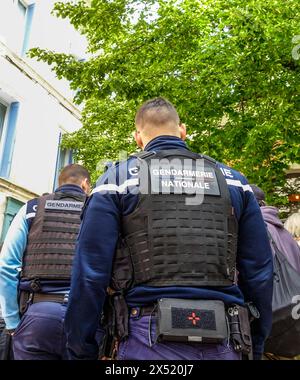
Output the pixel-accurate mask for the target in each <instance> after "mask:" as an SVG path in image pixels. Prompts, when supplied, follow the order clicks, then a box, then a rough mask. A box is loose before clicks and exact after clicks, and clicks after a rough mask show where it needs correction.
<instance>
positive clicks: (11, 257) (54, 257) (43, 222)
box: [0, 164, 90, 360]
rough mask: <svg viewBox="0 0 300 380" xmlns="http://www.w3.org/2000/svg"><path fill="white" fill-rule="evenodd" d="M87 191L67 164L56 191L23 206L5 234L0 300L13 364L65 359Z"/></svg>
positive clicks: (84, 179)
mask: <svg viewBox="0 0 300 380" xmlns="http://www.w3.org/2000/svg"><path fill="white" fill-rule="evenodd" d="M89 192H90V175H89V172H88V171H87V170H86V169H85V168H84V167H83V166H81V165H78V164H71V165H68V166H66V167H65V168H64V169H63V170H62V171H61V173H60V175H59V187H58V188H57V189H56V190H55V192H54V193H53V194H47V193H46V194H44V195H43V196H41V197H39V198H36V199H33V200H31V201H29V202H28V203H27V204H25V205H24V206H23V207H22V208H21V209H20V210H19V212H18V214H17V215H16V217H15V218H14V220H13V222H12V224H11V226H10V228H9V230H8V233H7V236H6V239H5V241H4V245H3V248H2V251H1V257H0V301H1V308H2V313H3V318H4V320H5V324H6V329H7V330H8V332H9V333H10V334H12V336H13V351H14V358H15V359H16V360H57V359H65V358H66V339H65V333H64V329H63V320H64V315H65V310H66V303H67V300H68V293H69V288H70V274H71V264H72V260H73V255H74V247H75V240H76V238H77V235H78V230H79V226H80V214H81V210H82V206H83V204H84V202H85V199H86V196H87V194H89ZM20 316H21V319H20Z"/></svg>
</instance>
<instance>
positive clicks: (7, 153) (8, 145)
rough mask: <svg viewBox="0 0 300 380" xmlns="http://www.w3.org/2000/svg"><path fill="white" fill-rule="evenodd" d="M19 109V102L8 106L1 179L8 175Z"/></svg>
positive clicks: (0, 165) (0, 166) (0, 171)
mask: <svg viewBox="0 0 300 380" xmlns="http://www.w3.org/2000/svg"><path fill="white" fill-rule="evenodd" d="M19 107H20V103H19V102H14V103H11V105H10V110H9V115H8V123H7V128H6V136H4V139H5V140H4V148H3V152H2V157H1V161H0V176H1V177H3V178H8V177H9V174H10V169H11V162H12V156H13V150H14V145H15V137H16V126H17V119H18V113H19Z"/></svg>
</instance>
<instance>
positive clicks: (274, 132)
mask: <svg viewBox="0 0 300 380" xmlns="http://www.w3.org/2000/svg"><path fill="white" fill-rule="evenodd" d="M54 13H55V14H56V15H57V16H58V17H62V18H68V19H69V20H70V22H71V23H72V24H73V26H74V27H75V28H76V29H77V30H78V31H79V32H80V33H82V34H83V35H85V36H86V38H87V41H88V54H89V58H88V59H87V60H85V61H82V60H78V58H76V57H73V56H70V55H66V54H61V53H57V52H52V51H48V50H43V49H39V48H35V49H32V50H31V52H30V55H31V57H37V59H39V60H43V61H46V62H48V64H49V65H51V66H52V68H53V70H54V71H55V72H56V74H57V76H58V77H59V78H63V77H64V78H66V79H68V80H69V81H70V86H71V88H72V89H74V90H77V94H76V96H75V102H76V103H78V104H80V103H83V104H84V109H83V113H82V122H83V128H82V129H80V130H79V131H78V132H76V133H73V134H69V135H66V136H65V138H64V141H63V146H64V147H68V148H72V149H75V150H76V155H77V159H78V160H81V161H82V162H83V163H84V164H85V165H86V166H87V167H88V169H90V170H91V171H92V172H93V177H94V178H96V177H97V175H98V174H99V171H98V170H97V163H98V162H99V160H103V159H115V158H117V157H118V154H119V151H124V150H125V151H128V152H132V151H134V150H135V149H136V148H135V144H134V142H133V138H132V135H131V132H132V131H133V130H134V115H135V112H136V108H137V106H138V105H140V104H141V103H142V102H143V101H145V100H147V99H149V98H152V97H155V96H165V97H167V98H168V99H169V100H170V101H172V102H173V103H174V105H175V106H176V108H177V110H178V112H179V114H180V117H181V120H182V121H183V122H184V123H185V124H186V125H187V128H188V131H189V145H190V147H191V148H192V149H193V150H195V151H198V152H201V153H205V154H208V155H210V156H212V157H214V158H215V159H217V160H218V161H223V162H225V163H227V164H229V165H230V166H232V167H233V168H235V169H237V170H240V171H241V172H242V173H243V174H244V175H246V176H247V177H248V180H249V181H250V182H253V183H256V184H257V185H259V186H261V187H262V188H263V189H264V190H265V191H266V192H267V194H268V200H269V201H271V202H273V203H275V204H280V203H284V202H286V197H282V196H281V197H279V196H278V194H277V195H276V193H274V191H275V190H276V189H277V188H278V187H281V186H282V185H283V184H284V183H285V174H284V169H286V168H287V167H288V166H289V164H290V163H292V162H297V161H298V162H299V142H300V138H299V116H300V107H299V106H300V95H299V94H300V75H299V74H300V65H299V62H300V61H299V60H297V58H298V55H299V54H297V53H298V50H299V51H300V47H299V48H298V46H297V45H296V43H297V41H300V38H299V39H297V37H295V36H297V35H299V34H300V3H299V0H289V1H287V0H264V1H261V0H201V1H200V0H181V1H174V0H172V1H171V0H163V1H162V0H158V1H154V0H152V1H132V0H131V1H130V0H127V1H126V0H91V1H82V0H81V1H76V2H67V3H63V2H58V3H56V5H55V8H54ZM295 41H296V42H295ZM298 43H300V42H298ZM293 56H294V57H293ZM98 169H99V168H98Z"/></svg>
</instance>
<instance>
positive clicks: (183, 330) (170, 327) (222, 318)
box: [156, 298, 228, 344]
mask: <svg viewBox="0 0 300 380" xmlns="http://www.w3.org/2000/svg"><path fill="white" fill-rule="evenodd" d="M157 311H158V313H157V329H156V334H157V341H173V342H198V343H214V344H216V343H221V342H223V341H224V340H225V339H228V323H227V322H226V312H225V306H224V303H223V302H222V301H214V300H209V301H207V300H184V299H176V298H163V299H160V300H159V301H158V306H157Z"/></svg>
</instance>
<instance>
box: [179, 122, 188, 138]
mask: <svg viewBox="0 0 300 380" xmlns="http://www.w3.org/2000/svg"><path fill="white" fill-rule="evenodd" d="M179 132H180V138H181V140H183V141H184V140H185V139H186V126H185V124H179Z"/></svg>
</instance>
